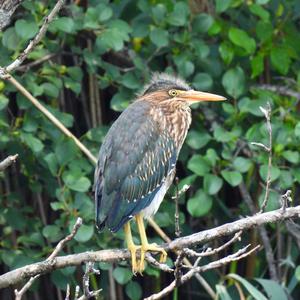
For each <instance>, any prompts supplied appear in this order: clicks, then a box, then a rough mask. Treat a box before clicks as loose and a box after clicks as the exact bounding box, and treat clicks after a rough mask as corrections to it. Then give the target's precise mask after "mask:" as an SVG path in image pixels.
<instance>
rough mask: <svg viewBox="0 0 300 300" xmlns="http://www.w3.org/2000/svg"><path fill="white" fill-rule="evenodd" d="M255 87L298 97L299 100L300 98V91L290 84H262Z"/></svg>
mask: <svg viewBox="0 0 300 300" xmlns="http://www.w3.org/2000/svg"><path fill="white" fill-rule="evenodd" d="M254 87H255V88H259V89H262V90H267V91H271V92H276V93H279V94H281V95H284V96H289V97H295V98H297V99H298V101H299V100H300V93H299V92H297V91H295V90H292V89H290V88H289V87H288V86H285V85H271V84H260V85H257V86H254Z"/></svg>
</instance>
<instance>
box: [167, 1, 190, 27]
mask: <svg viewBox="0 0 300 300" xmlns="http://www.w3.org/2000/svg"><path fill="white" fill-rule="evenodd" d="M189 12H190V11H189V7H188V5H187V4H186V3H185V2H177V3H175V5H174V10H173V12H172V13H171V14H170V15H169V17H168V19H167V21H168V23H169V24H171V25H174V26H184V25H185V24H186V22H187V18H188V15H189Z"/></svg>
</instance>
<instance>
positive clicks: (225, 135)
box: [214, 126, 233, 143]
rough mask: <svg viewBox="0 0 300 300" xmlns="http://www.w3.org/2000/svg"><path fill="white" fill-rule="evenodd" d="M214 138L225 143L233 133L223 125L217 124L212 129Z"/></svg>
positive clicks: (231, 137) (230, 138)
mask: <svg viewBox="0 0 300 300" xmlns="http://www.w3.org/2000/svg"><path fill="white" fill-rule="evenodd" d="M214 138H215V139H216V141H218V142H222V143H227V142H229V141H231V140H232V139H233V135H232V133H231V132H229V131H227V130H225V129H224V128H223V127H221V126H217V127H215V129H214Z"/></svg>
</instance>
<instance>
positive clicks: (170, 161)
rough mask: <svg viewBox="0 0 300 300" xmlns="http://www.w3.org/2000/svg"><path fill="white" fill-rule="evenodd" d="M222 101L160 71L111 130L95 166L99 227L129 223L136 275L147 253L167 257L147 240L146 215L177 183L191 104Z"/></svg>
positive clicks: (127, 229)
mask: <svg viewBox="0 0 300 300" xmlns="http://www.w3.org/2000/svg"><path fill="white" fill-rule="evenodd" d="M222 100H226V99H225V98H224V97H222V96H218V95H214V94H210V93H204V92H198V91H194V90H192V89H191V87H190V86H189V85H188V84H187V83H186V82H185V81H184V80H182V79H180V78H177V77H173V76H171V75H168V74H164V73H162V74H160V73H155V74H154V75H153V76H152V79H151V81H150V84H148V85H147V86H145V88H144V89H143V91H142V92H141V94H140V95H139V96H138V97H137V99H136V100H135V101H134V102H133V103H132V104H131V105H129V106H128V108H127V109H126V110H124V111H123V113H122V114H121V115H120V116H119V118H118V119H117V120H116V121H115V122H114V124H113V125H112V126H111V128H110V130H109V131H108V133H107V135H106V137H105V139H104V141H103V144H102V146H101V148H100V152H99V159H98V163H97V167H96V170H95V185H94V187H95V202H96V226H97V228H98V229H99V230H101V229H103V228H104V227H107V228H108V229H109V230H110V231H112V232H116V231H118V230H119V229H120V228H121V227H122V226H124V233H125V239H126V243H127V247H128V250H129V251H130V253H131V263H132V271H133V272H134V273H136V272H140V273H141V272H142V271H143V270H144V259H145V253H146V252H147V251H153V252H158V253H160V261H161V262H165V261H166V258H167V253H166V251H165V250H164V249H163V248H161V247H159V246H158V245H156V244H149V243H148V240H147V236H146V232H145V227H144V223H143V218H146V219H147V218H149V217H150V216H152V215H154V214H155V213H156V211H157V210H158V208H159V206H160V204H161V202H162V200H163V198H164V195H165V194H166V192H167V190H168V189H169V187H170V185H171V183H172V181H173V178H174V175H175V164H176V161H177V158H178V155H179V152H180V149H181V147H182V144H183V142H184V140H185V137H186V135H187V131H188V128H189V126H190V124H191V110H190V107H189V106H190V105H191V104H192V103H195V102H201V101H222ZM132 218H135V220H136V223H137V227H138V231H139V234H140V240H141V246H137V245H135V244H134V242H133V239H132V234H131V228H130V220H131V219H132ZM138 250H139V251H140V260H139V262H138V261H137V259H136V252H137V251H138Z"/></svg>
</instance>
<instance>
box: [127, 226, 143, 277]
mask: <svg viewBox="0 0 300 300" xmlns="http://www.w3.org/2000/svg"><path fill="white" fill-rule="evenodd" d="M124 233H125V240H126V244H127V248H128V250H129V251H130V253H131V266H132V272H133V274H136V273H137V272H139V270H140V269H139V267H138V265H137V260H136V251H137V250H138V249H140V248H141V247H140V246H136V245H135V244H134V242H133V239H132V234H131V228H130V222H127V223H126V224H125V225H124Z"/></svg>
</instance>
